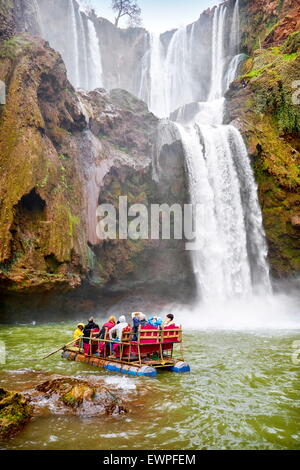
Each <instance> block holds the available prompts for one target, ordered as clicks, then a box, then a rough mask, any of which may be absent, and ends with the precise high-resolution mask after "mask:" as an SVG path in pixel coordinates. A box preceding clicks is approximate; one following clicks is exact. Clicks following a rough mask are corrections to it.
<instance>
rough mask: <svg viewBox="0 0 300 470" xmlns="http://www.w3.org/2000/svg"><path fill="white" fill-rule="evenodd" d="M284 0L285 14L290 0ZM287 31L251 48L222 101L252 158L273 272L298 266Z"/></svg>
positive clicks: (298, 67) (293, 59) (298, 122)
mask: <svg viewBox="0 0 300 470" xmlns="http://www.w3.org/2000/svg"><path fill="white" fill-rule="evenodd" d="M255 3H256V2H255ZM283 6H284V8H285V10H284V13H283V14H284V15H286V14H287V13H286V11H288V10H287V9H288V7H289V6H290V8H294V6H295V4H294V3H291V2H284V3H283ZM269 13H270V11H269ZM297 15H298V16H295V17H294V20H295V22H296V23H295V24H298V23H297V22H298V20H299V19H300V15H299V13H297ZM280 24H283V23H280ZM290 32H291V34H290ZM268 34H269V32H268V31H267V29H265V35H268ZM286 36H287V39H286V40H285V41H283V42H281V45H279V46H277V45H276V46H274V47H271V46H270V47H267V48H264V49H259V50H255V51H254V52H253V54H252V56H251V57H250V58H249V59H248V60H247V61H246V63H245V65H244V69H243V70H242V71H241V76H240V77H239V78H238V79H237V80H236V81H235V82H234V83H233V84H232V85H231V88H230V90H229V92H228V94H227V104H226V105H227V122H231V121H234V123H235V124H236V125H237V126H238V127H239V128H240V130H241V132H242V134H243V135H244V136H245V138H246V143H247V146H248V150H249V154H250V156H251V158H252V163H253V168H254V172H255V176H256V180H257V183H258V194H259V199H260V203H261V207H262V213H263V219H264V226H265V230H266V235H267V240H268V245H269V261H270V265H271V269H272V273H273V275H274V276H276V277H283V276H290V275H294V274H298V273H299V272H300V243H299V226H298V218H299V217H298V216H299V205H300V189H299V187H300V178H299V163H300V153H299V152H300V147H299V141H300V140H299V135H300V107H299V105H297V104H295V103H294V102H293V96H294V91H295V88H294V82H296V81H297V80H298V78H299V74H300V54H299V53H300V47H299V32H297V31H290V29H289V28H288V29H287V30H286V34H285V35H283V36H282V37H286ZM263 38H264V36H262V43H263V42H264V41H263Z"/></svg>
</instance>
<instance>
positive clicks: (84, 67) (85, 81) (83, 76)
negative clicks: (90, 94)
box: [79, 11, 89, 90]
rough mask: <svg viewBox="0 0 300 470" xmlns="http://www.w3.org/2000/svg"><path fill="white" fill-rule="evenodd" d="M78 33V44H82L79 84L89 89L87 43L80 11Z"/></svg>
mask: <svg viewBox="0 0 300 470" xmlns="http://www.w3.org/2000/svg"><path fill="white" fill-rule="evenodd" d="M79 33H80V44H82V60H81V67H80V85H81V87H82V88H84V89H85V90H88V89H89V62H88V44H87V37H86V33H85V28H84V23H83V17H82V12H81V11H79Z"/></svg>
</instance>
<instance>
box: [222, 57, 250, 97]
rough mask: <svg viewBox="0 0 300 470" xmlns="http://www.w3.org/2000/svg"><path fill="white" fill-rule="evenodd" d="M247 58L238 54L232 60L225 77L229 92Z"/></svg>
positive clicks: (226, 88) (226, 87)
mask: <svg viewBox="0 0 300 470" xmlns="http://www.w3.org/2000/svg"><path fill="white" fill-rule="evenodd" d="M246 57H247V56H246V54H237V55H236V56H234V57H233V58H232V59H231V61H230V63H229V66H228V69H227V72H226V76H225V90H228V88H229V86H230V84H231V83H232V82H233V81H234V79H235V78H236V76H237V72H238V70H239V68H240V66H241V64H242V63H243V62H244V61H245V59H246Z"/></svg>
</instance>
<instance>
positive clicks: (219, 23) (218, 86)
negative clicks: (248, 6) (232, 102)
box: [208, 5, 227, 100]
mask: <svg viewBox="0 0 300 470" xmlns="http://www.w3.org/2000/svg"><path fill="white" fill-rule="evenodd" d="M226 13H227V8H226V6H224V5H221V6H219V7H217V8H216V9H215V12H214V18H213V31H212V74H211V88H210V93H209V97H208V99H209V100H215V99H218V98H221V97H222V96H223V78H224V65H225V63H224V50H225V46H224V35H225V34H224V27H225V19H226Z"/></svg>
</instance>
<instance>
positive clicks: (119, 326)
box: [109, 315, 128, 342]
mask: <svg viewBox="0 0 300 470" xmlns="http://www.w3.org/2000/svg"><path fill="white" fill-rule="evenodd" d="M127 326H128V323H127V322H126V317H125V315H121V316H120V318H119V323H117V324H116V325H115V326H114V327H113V328H111V329H110V331H109V339H110V340H114V341H118V342H120V341H121V338H122V331H123V330H124V328H126V327H127ZM114 334H115V335H116V336H115V338H114Z"/></svg>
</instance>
